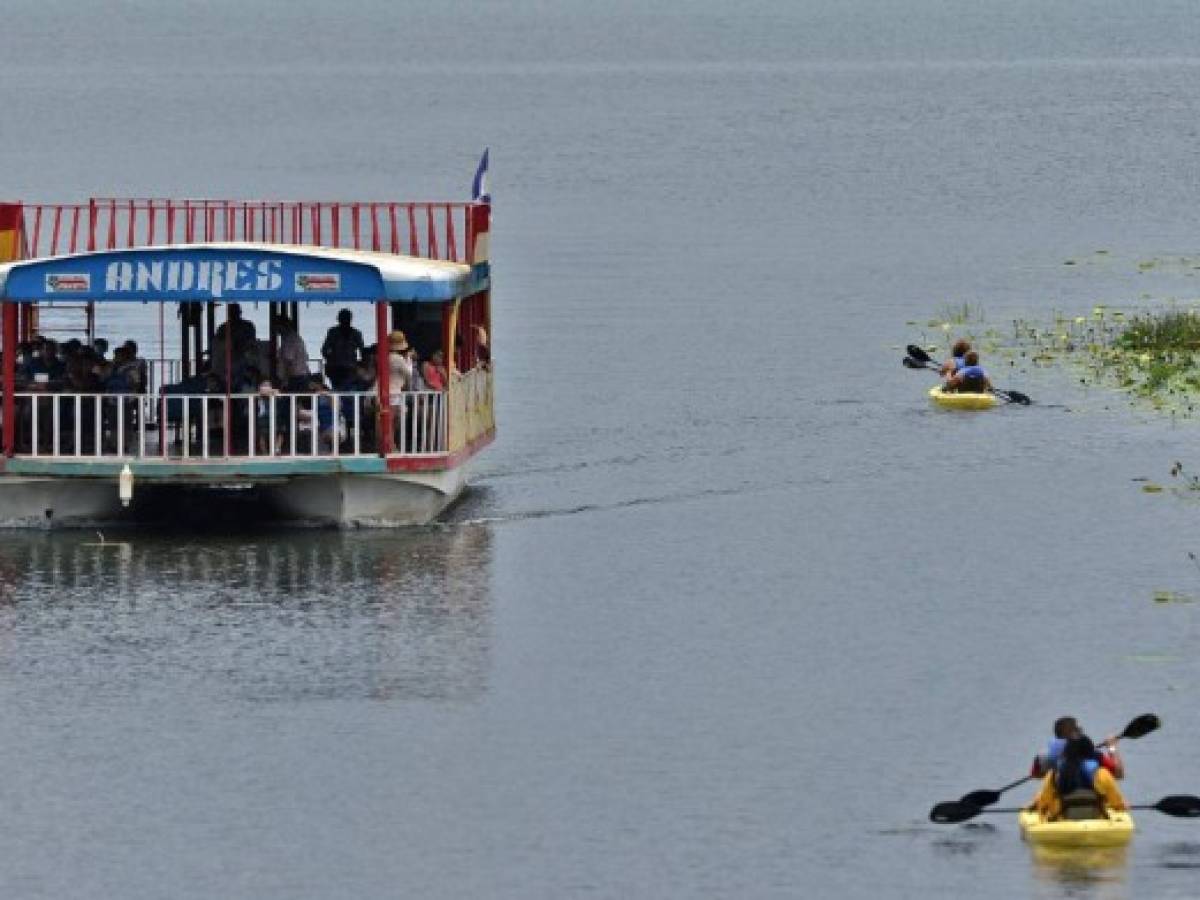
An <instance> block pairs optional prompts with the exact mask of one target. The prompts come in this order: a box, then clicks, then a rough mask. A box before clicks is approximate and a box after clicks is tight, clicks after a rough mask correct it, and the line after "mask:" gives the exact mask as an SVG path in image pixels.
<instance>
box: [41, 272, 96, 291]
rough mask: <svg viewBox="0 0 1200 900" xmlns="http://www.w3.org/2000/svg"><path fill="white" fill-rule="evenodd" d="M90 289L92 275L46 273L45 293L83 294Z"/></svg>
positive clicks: (84, 273)
mask: <svg viewBox="0 0 1200 900" xmlns="http://www.w3.org/2000/svg"><path fill="white" fill-rule="evenodd" d="M91 289H92V276H91V275H89V274H87V273H86V272H83V273H76V274H72V275H47V276H46V293H47V294H84V293H87V292H88V291H90V290H91Z"/></svg>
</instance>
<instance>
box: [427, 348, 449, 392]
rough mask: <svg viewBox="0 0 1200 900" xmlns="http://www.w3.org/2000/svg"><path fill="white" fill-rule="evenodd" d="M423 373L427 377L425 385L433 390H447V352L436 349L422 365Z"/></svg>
mask: <svg viewBox="0 0 1200 900" xmlns="http://www.w3.org/2000/svg"><path fill="white" fill-rule="evenodd" d="M421 374H422V375H423V376H424V378H425V386H426V388H427V389H428V390H431V391H444V390H446V381H447V375H446V354H444V353H443V352H442V351H441V350H434V351H433V352H432V353H431V354H429V359H427V360H426V361H425V362H424V363H423V364H422V366H421Z"/></svg>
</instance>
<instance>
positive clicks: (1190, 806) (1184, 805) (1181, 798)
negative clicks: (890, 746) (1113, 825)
mask: <svg viewBox="0 0 1200 900" xmlns="http://www.w3.org/2000/svg"><path fill="white" fill-rule="evenodd" d="M942 805H943V804H940V803H939V804H938V806H942ZM1154 808H1155V809H1157V810H1158V811H1159V812H1160V813H1166V814H1167V815H1168V816H1176V817H1178V818H1180V819H1200V797H1193V796H1191V795H1190V794H1172V795H1171V796H1170V797H1163V798H1162V799H1161V800H1159V801H1158V802H1157V803H1155V804H1154ZM934 809H937V807H936V806H935V807H934ZM935 821H936V820H935Z"/></svg>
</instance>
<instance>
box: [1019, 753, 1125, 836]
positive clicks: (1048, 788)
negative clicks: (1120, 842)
mask: <svg viewBox="0 0 1200 900" xmlns="http://www.w3.org/2000/svg"><path fill="white" fill-rule="evenodd" d="M1098 757H1099V754H1097V752H1096V746H1095V744H1093V743H1092V739H1091V738H1089V737H1088V736H1087V735H1086V734H1077V735H1076V736H1075V737H1072V738H1070V739H1068V740H1067V743H1066V745H1065V746H1064V747H1063V751H1062V755H1061V756H1060V757H1059V759H1058V762H1057V764H1056V765H1055V767H1054V771H1053V772H1050V773H1048V774H1047V775H1046V777H1045V778H1043V779H1042V787H1041V789H1040V790H1039V791H1038V793H1037V796H1036V797H1034V798H1033V803H1032V804H1030V806H1029V809H1030V810H1031V811H1033V812H1036V813H1038V814H1039V815H1041V816H1042V818H1043V819H1044V820H1045V821H1047V822H1053V821H1057V820H1059V819H1067V820H1078V819H1103V818H1105V817H1106V814H1107V812H1108V811H1110V810H1111V811H1114V812H1119V811H1121V810H1124V809H1126V808H1127V805H1126V803H1125V797H1124V796H1123V795H1122V794H1121V789H1120V788H1119V787H1117V781H1116V779H1115V778H1113V775H1112V773H1111V772H1110V771H1108V769H1106V768H1104V767H1103V766H1102V765H1100V760H1099V758H1098Z"/></svg>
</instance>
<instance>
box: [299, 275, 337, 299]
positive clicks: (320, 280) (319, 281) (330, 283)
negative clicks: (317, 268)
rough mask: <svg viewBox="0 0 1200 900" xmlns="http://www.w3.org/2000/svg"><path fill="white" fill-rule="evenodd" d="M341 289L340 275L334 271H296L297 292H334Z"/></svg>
mask: <svg viewBox="0 0 1200 900" xmlns="http://www.w3.org/2000/svg"><path fill="white" fill-rule="evenodd" d="M341 289H342V276H341V275H339V274H337V273H335V272H329V273H313V272H297V273H296V293H297V294H336V293H338V292H339V291H341Z"/></svg>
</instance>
